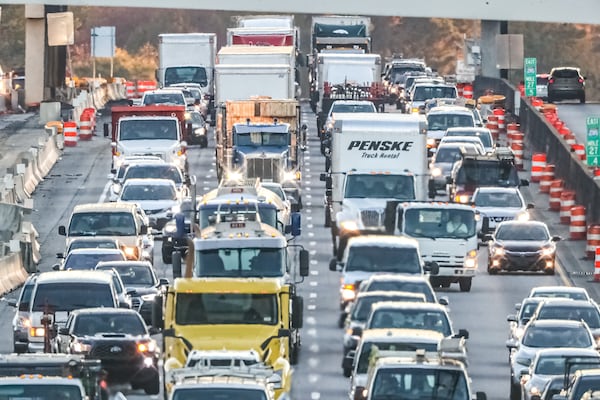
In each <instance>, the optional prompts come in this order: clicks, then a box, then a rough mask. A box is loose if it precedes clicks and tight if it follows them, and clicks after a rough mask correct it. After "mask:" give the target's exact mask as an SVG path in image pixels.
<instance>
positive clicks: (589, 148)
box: [585, 117, 600, 167]
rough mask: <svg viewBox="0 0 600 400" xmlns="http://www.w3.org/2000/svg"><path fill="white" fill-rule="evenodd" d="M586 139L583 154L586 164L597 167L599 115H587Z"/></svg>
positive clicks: (598, 159) (598, 155)
mask: <svg viewBox="0 0 600 400" xmlns="http://www.w3.org/2000/svg"><path fill="white" fill-rule="evenodd" d="M585 125H586V127H587V140H586V142H585V155H586V160H587V165H588V166H590V167H597V166H599V165H600V135H599V134H598V131H600V117H587V118H586V120H585Z"/></svg>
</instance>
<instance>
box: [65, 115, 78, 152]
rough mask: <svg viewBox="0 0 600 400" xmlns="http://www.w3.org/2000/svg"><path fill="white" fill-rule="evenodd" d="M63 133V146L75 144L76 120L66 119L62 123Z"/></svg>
mask: <svg viewBox="0 0 600 400" xmlns="http://www.w3.org/2000/svg"><path fill="white" fill-rule="evenodd" d="M63 135H64V141H65V146H69V147H73V146H77V140H78V139H77V122H75V121H66V122H65V123H63Z"/></svg>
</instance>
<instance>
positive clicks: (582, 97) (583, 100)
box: [579, 93, 585, 104]
mask: <svg viewBox="0 0 600 400" xmlns="http://www.w3.org/2000/svg"><path fill="white" fill-rule="evenodd" d="M579 102H580V103H581V104H584V103H585V93H584V94H582V95H581V97H580V98H579Z"/></svg>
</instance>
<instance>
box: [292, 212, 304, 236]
mask: <svg viewBox="0 0 600 400" xmlns="http://www.w3.org/2000/svg"><path fill="white" fill-rule="evenodd" d="M301 234H302V216H301V214H300V213H298V212H295V213H292V236H300V235H301Z"/></svg>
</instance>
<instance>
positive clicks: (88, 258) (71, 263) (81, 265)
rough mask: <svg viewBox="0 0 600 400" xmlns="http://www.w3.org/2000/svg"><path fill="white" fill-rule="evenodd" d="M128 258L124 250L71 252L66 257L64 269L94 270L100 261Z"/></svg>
mask: <svg viewBox="0 0 600 400" xmlns="http://www.w3.org/2000/svg"><path fill="white" fill-rule="evenodd" d="M126 259H127V258H126V257H125V254H123V252H115V253H96V254H94V253H90V254H82V253H71V254H69V255H68V256H67V258H66V259H65V263H64V265H63V269H65V270H80V271H81V270H92V269H94V267H96V264H98V263H99V262H100V261H125V260H126Z"/></svg>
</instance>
